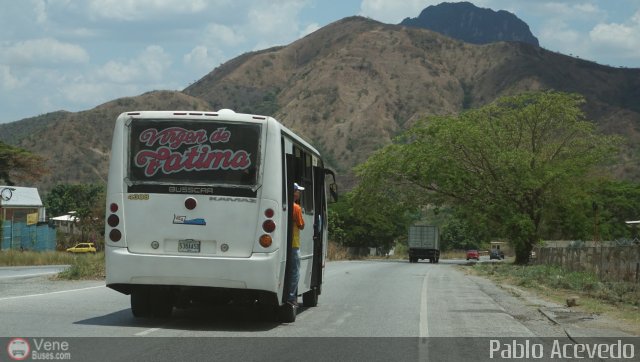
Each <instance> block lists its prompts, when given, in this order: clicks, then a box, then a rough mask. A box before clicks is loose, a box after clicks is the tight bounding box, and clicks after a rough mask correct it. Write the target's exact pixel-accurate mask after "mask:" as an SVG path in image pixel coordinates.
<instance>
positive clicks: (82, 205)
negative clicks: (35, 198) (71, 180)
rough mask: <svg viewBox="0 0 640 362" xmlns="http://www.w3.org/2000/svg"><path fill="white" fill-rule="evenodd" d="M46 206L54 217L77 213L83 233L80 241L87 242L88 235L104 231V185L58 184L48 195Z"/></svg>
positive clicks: (45, 200)
mask: <svg viewBox="0 0 640 362" xmlns="http://www.w3.org/2000/svg"><path fill="white" fill-rule="evenodd" d="M44 205H45V207H46V208H47V212H48V213H49V215H52V216H59V215H64V214H66V213H68V212H70V211H75V215H76V216H77V217H78V224H79V226H80V229H81V231H82V235H81V238H82V239H81V240H80V241H86V240H84V238H85V234H86V233H89V234H94V235H97V234H98V233H101V232H102V231H103V230H104V217H105V187H104V185H101V184H58V185H55V186H54V187H53V189H52V190H51V191H50V192H49V193H48V194H47V195H46V197H45V198H44Z"/></svg>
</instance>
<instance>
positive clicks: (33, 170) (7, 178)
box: [0, 142, 47, 186]
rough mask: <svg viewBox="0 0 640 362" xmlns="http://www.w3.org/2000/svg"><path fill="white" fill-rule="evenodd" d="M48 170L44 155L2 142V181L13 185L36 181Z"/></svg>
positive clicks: (0, 153) (0, 167) (0, 145)
mask: <svg viewBox="0 0 640 362" xmlns="http://www.w3.org/2000/svg"><path fill="white" fill-rule="evenodd" d="M46 172H47V170H46V168H45V166H44V159H43V158H42V157H40V156H38V155H34V154H33V153H31V152H29V151H27V150H24V149H22V148H18V147H13V146H9V145H7V144H5V143H2V142H0V183H4V184H6V185H9V186H13V185H15V184H16V183H18V182H29V181H36V180H38V179H39V178H40V177H42V176H43V175H44V174H45V173H46Z"/></svg>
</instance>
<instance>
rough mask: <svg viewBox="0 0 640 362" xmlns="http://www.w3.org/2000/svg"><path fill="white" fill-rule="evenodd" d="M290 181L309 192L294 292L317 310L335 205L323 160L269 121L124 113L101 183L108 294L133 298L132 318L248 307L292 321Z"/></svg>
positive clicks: (228, 115)
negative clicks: (330, 205)
mask: <svg viewBox="0 0 640 362" xmlns="http://www.w3.org/2000/svg"><path fill="white" fill-rule="evenodd" d="M326 176H331V177H330V180H329V181H331V183H326V184H325V178H326ZM331 178H332V179H333V180H331ZM294 182H295V183H298V184H299V185H300V186H304V187H305V190H304V191H303V192H302V196H301V200H300V204H301V206H302V209H303V218H304V221H305V225H306V227H305V228H304V229H303V230H302V231H301V233H300V244H301V245H300V278H299V283H298V295H302V301H303V303H304V305H305V306H315V305H316V304H317V302H318V295H319V294H320V293H321V291H322V289H321V286H322V278H323V274H324V266H325V257H326V252H327V206H326V205H327V194H328V195H329V196H330V197H332V198H337V195H336V186H335V174H334V173H333V172H332V171H331V170H329V169H327V168H325V164H324V162H323V160H322V158H321V157H320V154H319V153H318V151H316V150H315V149H314V148H313V147H312V146H311V145H310V144H309V143H307V142H305V141H304V140H303V139H302V138H300V137H299V136H297V135H296V134H294V133H293V132H292V131H290V130H289V129H287V128H286V127H284V126H283V125H282V124H280V123H279V122H278V121H276V120H275V119H273V118H271V117H265V116H256V115H249V114H240V113H235V112H233V111H231V110H220V111H217V112H192V111H189V112H177V111H143V112H128V113H123V114H121V115H120V116H119V117H118V119H117V120H116V125H115V130H114V134H113V144H112V149H111V162H110V167H109V181H108V185H107V202H106V207H107V213H106V226H105V253H106V277H107V278H106V279H107V281H106V283H107V286H108V287H109V288H112V289H114V290H116V291H118V292H121V293H124V294H127V295H129V294H130V295H131V309H132V312H133V315H134V316H136V317H168V316H170V315H171V313H172V311H173V308H174V307H188V306H189V305H191V304H192V303H199V304H201V303H211V304H213V303H229V302H233V303H243V302H244V303H251V304H261V305H268V306H272V307H270V308H269V310H273V311H274V315H276V316H278V317H279V319H280V320H281V321H284V322H292V321H294V320H295V316H296V309H297V308H296V307H294V306H291V305H290V304H288V303H286V295H287V293H288V289H289V287H288V278H289V276H288V273H287V269H288V268H289V265H288V260H289V258H288V254H289V251H290V247H291V235H292V220H291V218H292V216H291V210H292V203H293V184H294Z"/></svg>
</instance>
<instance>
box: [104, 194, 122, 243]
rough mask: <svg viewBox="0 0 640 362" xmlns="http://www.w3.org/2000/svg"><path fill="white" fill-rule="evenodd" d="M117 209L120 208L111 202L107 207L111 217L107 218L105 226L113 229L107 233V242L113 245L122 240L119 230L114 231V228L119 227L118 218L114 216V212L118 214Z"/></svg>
mask: <svg viewBox="0 0 640 362" xmlns="http://www.w3.org/2000/svg"><path fill="white" fill-rule="evenodd" d="M119 209H120V207H119V206H118V204H116V203H115V202H112V203H111V204H110V205H109V211H111V215H109V216H108V217H107V225H109V226H110V227H112V228H114V229H111V231H109V240H111V241H113V242H114V243H117V242H118V241H120V240H121V239H122V232H120V230H118V229H115V227H116V226H118V225H120V217H119V216H118V215H116V212H118V210H119Z"/></svg>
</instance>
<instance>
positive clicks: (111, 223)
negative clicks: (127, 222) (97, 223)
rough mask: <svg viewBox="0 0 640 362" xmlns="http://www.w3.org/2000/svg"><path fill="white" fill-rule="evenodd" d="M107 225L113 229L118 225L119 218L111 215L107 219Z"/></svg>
mask: <svg viewBox="0 0 640 362" xmlns="http://www.w3.org/2000/svg"><path fill="white" fill-rule="evenodd" d="M107 224H109V226H111V227H112V228H114V227H116V226H118V225H119V224H120V218H119V217H118V215H116V214H111V215H109V217H108V218H107Z"/></svg>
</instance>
